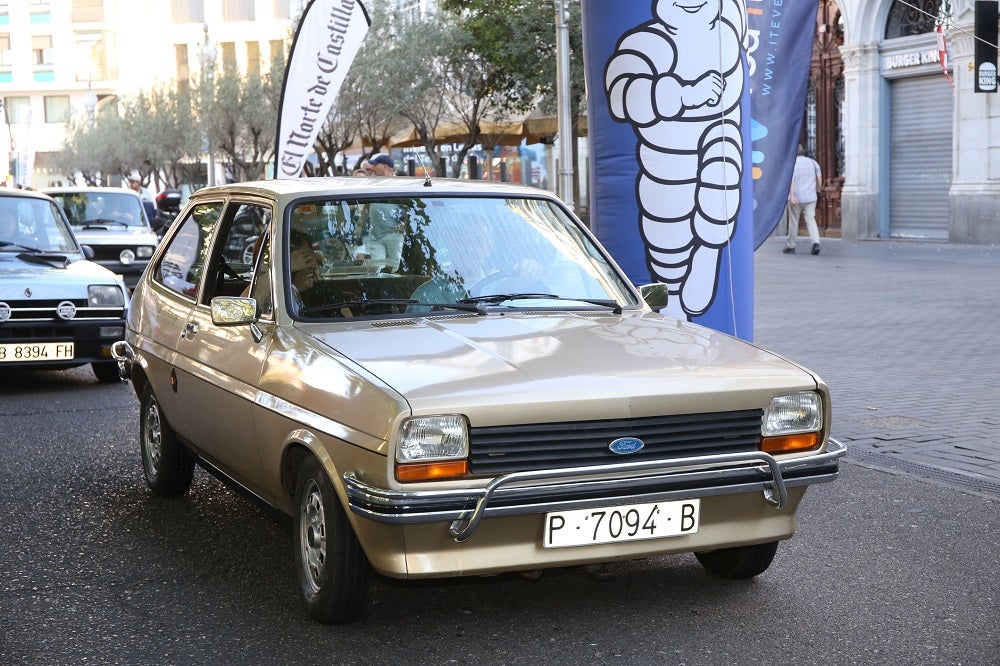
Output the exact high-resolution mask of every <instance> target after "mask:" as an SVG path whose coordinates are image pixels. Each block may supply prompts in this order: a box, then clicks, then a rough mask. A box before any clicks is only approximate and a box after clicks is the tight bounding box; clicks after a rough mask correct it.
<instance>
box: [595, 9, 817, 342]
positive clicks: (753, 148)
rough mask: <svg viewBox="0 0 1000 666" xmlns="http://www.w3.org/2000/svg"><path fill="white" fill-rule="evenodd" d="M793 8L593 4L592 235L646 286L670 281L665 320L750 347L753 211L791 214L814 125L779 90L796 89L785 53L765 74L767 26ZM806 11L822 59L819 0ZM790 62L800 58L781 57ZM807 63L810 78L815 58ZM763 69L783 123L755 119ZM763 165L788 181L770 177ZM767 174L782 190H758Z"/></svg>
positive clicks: (772, 222) (755, 233)
mask: <svg viewBox="0 0 1000 666" xmlns="http://www.w3.org/2000/svg"><path fill="white" fill-rule="evenodd" d="M781 2H782V0H770V1H769V2H756V1H755V0H749V5H750V7H749V8H748V6H747V5H748V1H747V0H708V1H707V2H706V1H705V0H699V1H697V2H695V1H694V0H692V1H691V2H688V3H682V2H676V1H665V0H652V1H650V2H629V3H622V2H617V1H613V0H588V1H587V2H585V3H583V30H584V57H585V60H586V70H587V85H588V95H589V96H588V105H589V106H588V128H589V129H588V131H589V134H590V146H591V159H592V168H591V177H592V183H591V186H590V217H591V227H592V228H593V229H594V232H595V233H596V234H597V236H598V238H600V240H601V241H602V243H604V244H605V246H606V247H608V249H609V250H610V251H611V252H612V254H613V255H614V257H615V259H616V261H618V262H619V264H620V265H621V266H622V267H623V268H624V269H625V271H626V272H627V273H628V275H629V277H630V279H631V280H632V281H633V282H634V283H636V284H644V283H648V282H662V283H664V284H666V285H667V290H668V292H669V294H670V299H669V303H668V306H667V307H666V308H665V309H664V310H663V312H664V313H665V314H669V315H671V316H675V317H678V318H681V319H685V320H688V321H694V322H697V323H699V324H702V325H705V326H708V327H710V328H714V329H716V330H719V331H723V332H726V333H730V334H732V335H736V336H738V337H741V338H744V339H747V340H750V339H752V337H753V249H754V247H755V244H756V243H755V239H756V237H757V236H758V231H757V230H756V229H755V227H754V208H755V204H759V201H761V200H763V197H767V200H768V206H767V207H768V209H769V210H770V209H771V208H772V203H773V205H779V206H780V207H781V209H783V207H784V204H785V201H786V199H787V189H788V183H789V181H788V179H789V178H790V176H791V167H792V162H793V160H794V146H795V143H796V141H797V128H798V126H799V124H800V122H801V116H802V101H803V99H802V98H800V99H799V100H798V105H797V106H794V105H790V104H787V105H786V104H783V103H782V102H781V100H780V99H779V96H778V94H777V93H778V90H779V89H781V90H784V86H779V85H778V79H780V78H781V77H780V76H776V74H775V72H778V71H779V69H778V67H779V65H778V62H779V58H778V57H777V51H775V59H774V60H773V61H769V62H768V69H769V73H766V75H765V73H764V71H765V70H764V68H763V67H761V64H760V63H759V62H757V61H756V60H755V54H756V52H758V51H760V50H761V47H762V46H763V44H764V41H763V40H764V39H765V33H763V32H762V31H761V29H760V28H759V27H755V26H757V25H758V24H761V22H763V21H767V22H768V23H767V24H768V26H769V28H768V29H769V30H773V28H772V27H770V26H771V25H772V23H773V22H774V21H773V20H772V19H773V16H774V11H776V10H780V8H781V6H782V5H781ZM795 4H797V5H798V4H808V5H810V6H811V7H812V15H811V17H810V19H809V23H808V24H807V25H808V27H809V29H808V30H804V29H803V28H804V26H803V25H802V24H800V25H799V26H798V31H799V32H808V33H809V35H810V37H809V42H810V49H811V35H812V27H813V26H814V24H815V16H816V0H808V1H807V2H796V3H795ZM748 19H749V20H750V21H751V22H750V23H748ZM794 29H795V28H794V26H791V25H788V26H787V30H788V32H789V33H790V32H793V31H794ZM786 34H787V33H786ZM768 39H770V38H769V37H768ZM780 62H781V63H783V64H782V65H780V67H785V66H787V65H788V64H791V63H793V62H794V60H793V59H792V58H789V57H787V56H786V54H785V53H784V52H782V53H781V57H780ZM795 64H796V66H797V67H798V68H800V69H804V70H805V76H806V77H808V67H809V55H808V53H807V54H806V56H805V57H804V59H803V60H800V61H799V62H798V63H795ZM758 73H760V74H761V75H762V76H766V77H767V80H766V81H764V82H766V83H767V84H768V96H767V97H768V102H767V104H769V105H770V104H776V106H775V112H776V114H777V115H778V117H782V118H783V121H782V122H783V123H784V126H783V127H779V126H778V125H777V124H775V121H774V119H773V118H771V117H770V116H768V118H767V120H766V121H765V122H757V118H756V116H755V115H753V114H752V113H751V110H752V109H755V107H753V106H752V102H751V85H752V83H751V82H752V81H753V80H756V79H753V78H752V77H753V76H755V75H757V74H758ZM782 76H783V74H782ZM757 92H758V91H756V90H754V95H756V94H757ZM754 113H755V111H754ZM752 116H753V117H752ZM792 116H794V122H795V126H796V134H795V137H794V138H792V139H791V145H792V147H793V151H792V152H791V153H790V155H789V157H788V158H787V159H786V157H785V156H784V155H778V154H777V152H772V148H771V146H772V145H776V144H771V143H770V141H774V139H775V138H777V137H778V135H780V134H781V133H782V132H784V131H787V129H786V128H787V126H788V124H789V121H791V120H793V118H792ZM755 141H761V142H765V141H766V142H768V143H767V147H766V148H765V146H764V143H760V144H759V145H758V144H757V143H754V142H755ZM783 145H784V142H783V143H782V146H783ZM774 150H775V151H776V150H777V148H775V149H774ZM782 161H785V162H787V164H781V163H780V162H782ZM765 162H771V163H775V167H781V169H780V172H781V173H777V174H776V175H775V176H771V174H770V173H769V172H768V170H767V167H768V166H769V164H768V165H765ZM786 167H787V168H786ZM782 174H783V175H782ZM757 175H761V176H762V178H763V177H764V176H766V177H767V178H768V180H767V181H766V185H767V186H768V187H777V184H778V182H777V181H778V178H781V177H784V178H785V180H784V183H783V185H782V188H783V190H784V191H783V192H781V191H772V192H770V193H765V192H763V191H762V190H755V186H754V182H753V179H754V177H755V176H757ZM755 192H756V196H757V197H758V201H757V202H755V200H754V197H755ZM775 200H776V201H775ZM778 217H780V210H779V213H778ZM777 219H778V218H777V217H775V219H773V220H770V221H769V224H770V227H769V229H768V230H767V231H766V232H764V234H763V235H764V237H766V236H767V234H768V233H770V231H771V230H773V228H774V225H775V224H776V223H777Z"/></svg>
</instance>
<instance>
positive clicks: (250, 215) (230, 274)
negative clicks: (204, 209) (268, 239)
mask: <svg viewBox="0 0 1000 666" xmlns="http://www.w3.org/2000/svg"><path fill="white" fill-rule="evenodd" d="M270 219H271V211H270V209H268V208H265V207H264V206H261V205H259V204H248V203H237V202H233V203H231V204H230V205H229V207H228V208H227V209H226V213H225V217H224V220H223V223H222V225H221V226H220V227H219V240H218V243H217V244H216V248H215V255H214V257H213V259H212V264H211V268H210V270H209V271H208V275H210V276H211V281H210V282H209V284H207V285H206V287H205V289H204V290H203V292H202V302H203V303H206V304H207V303H209V302H211V300H212V298H213V297H215V296H241V295H243V294H246V293H248V287H249V286H250V278H251V277H252V276H253V267H254V260H255V258H256V257H255V256H254V250H255V245H256V243H257V239H258V238H260V237H261V235H262V234H263V233H264V230H265V229H266V227H267V224H268V223H269V222H270Z"/></svg>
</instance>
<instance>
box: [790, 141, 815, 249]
mask: <svg viewBox="0 0 1000 666" xmlns="http://www.w3.org/2000/svg"><path fill="white" fill-rule="evenodd" d="M822 187H823V173H822V171H821V170H820V167H819V163H818V162H816V160H814V159H813V158H811V157H809V156H808V155H806V151H805V148H803V147H802V144H799V154H798V155H797V156H796V158H795V168H794V169H793V171H792V186H791V188H790V190H789V192H788V240H787V242H786V243H785V249H784V250H782V251H783V252H786V253H792V252H795V245H796V244H797V242H798V240H799V220H800V219H801V218H805V222H806V230H807V231H808V232H809V240H810V241H812V249H811V250H810V253H811V254H819V250H820V247H819V228H818V227H817V226H816V201H817V200H818V199H819V194H820V192H822Z"/></svg>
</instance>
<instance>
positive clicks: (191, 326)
mask: <svg viewBox="0 0 1000 666" xmlns="http://www.w3.org/2000/svg"><path fill="white" fill-rule="evenodd" d="M198 331H199V328H198V322H196V321H189V322H188V323H186V324H184V339H185V340H192V339H194V336H196V335H198Z"/></svg>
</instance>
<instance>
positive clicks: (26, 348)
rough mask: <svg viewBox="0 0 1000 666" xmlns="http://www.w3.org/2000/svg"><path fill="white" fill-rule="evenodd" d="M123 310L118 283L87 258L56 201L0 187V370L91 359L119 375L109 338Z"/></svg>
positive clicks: (106, 376)
mask: <svg viewBox="0 0 1000 666" xmlns="http://www.w3.org/2000/svg"><path fill="white" fill-rule="evenodd" d="M127 311H128V295H127V291H126V288H125V285H124V283H123V282H122V281H121V279H120V278H118V277H116V276H115V275H114V274H113V273H111V272H110V271H108V270H107V269H105V268H103V267H101V266H99V265H97V264H95V263H93V262H91V261H87V260H86V255H85V248H82V247H81V246H80V245H79V244H78V243H77V241H76V238H75V237H74V236H73V232H72V231H71V230H70V227H69V224H68V223H67V221H66V219H65V218H64V217H63V214H62V211H61V210H60V208H59V206H58V205H57V204H56V202H55V201H53V200H52V199H51V198H50V197H48V196H45V195H44V194H39V193H37V192H29V191H26V190H12V189H8V188H0V371H2V370H5V369H6V370H23V369H31V368H47V369H53V370H57V369H63V368H71V367H75V366H79V365H85V364H87V363H89V364H90V366H91V368H92V369H93V371H94V374H95V375H96V376H97V379H98V380H99V381H101V382H118V381H121V378H120V376H119V374H118V364H117V363H116V362H115V361H114V359H113V358H112V357H111V345H112V344H113V343H114V342H116V341H118V340H121V339H122V337H123V336H124V334H125V316H126V313H127Z"/></svg>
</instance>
